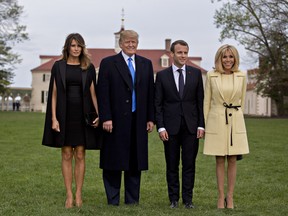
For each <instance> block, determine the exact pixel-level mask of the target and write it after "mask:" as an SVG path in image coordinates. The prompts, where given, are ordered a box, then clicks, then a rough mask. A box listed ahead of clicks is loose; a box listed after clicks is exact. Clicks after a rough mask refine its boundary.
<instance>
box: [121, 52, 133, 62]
mask: <svg viewBox="0 0 288 216" xmlns="http://www.w3.org/2000/svg"><path fill="white" fill-rule="evenodd" d="M121 53H122V56H123V58H124V59H125V61H126V62H127V61H128V58H131V59H132V60H133V62H135V55H132V56H131V57H130V56H128V55H126V54H125V53H124V52H123V51H122V52H121Z"/></svg>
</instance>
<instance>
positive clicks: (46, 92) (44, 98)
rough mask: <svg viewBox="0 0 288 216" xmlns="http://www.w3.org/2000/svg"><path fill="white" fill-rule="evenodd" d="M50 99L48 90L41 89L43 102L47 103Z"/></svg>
mask: <svg viewBox="0 0 288 216" xmlns="http://www.w3.org/2000/svg"><path fill="white" fill-rule="evenodd" d="M47 100H48V91H41V103H42V104H44V103H47Z"/></svg>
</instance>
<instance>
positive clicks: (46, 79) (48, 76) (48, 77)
mask: <svg viewBox="0 0 288 216" xmlns="http://www.w3.org/2000/svg"><path fill="white" fill-rule="evenodd" d="M46 81H48V82H49V81H50V74H43V82H46Z"/></svg>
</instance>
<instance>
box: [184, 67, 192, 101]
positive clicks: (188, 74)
mask: <svg viewBox="0 0 288 216" xmlns="http://www.w3.org/2000/svg"><path fill="white" fill-rule="evenodd" d="M185 70H186V80H185V85H184V91H183V98H184V97H185V95H186V93H187V91H188V88H189V85H191V83H192V82H193V78H194V77H193V71H192V70H191V69H190V68H188V67H187V66H186V68H185Z"/></svg>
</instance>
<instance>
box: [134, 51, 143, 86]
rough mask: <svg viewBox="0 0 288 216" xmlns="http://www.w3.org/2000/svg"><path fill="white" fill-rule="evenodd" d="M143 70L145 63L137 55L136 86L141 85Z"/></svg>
mask: <svg viewBox="0 0 288 216" xmlns="http://www.w3.org/2000/svg"><path fill="white" fill-rule="evenodd" d="M142 71H144V69H143V61H142V60H141V59H139V57H138V56H137V55H135V76H136V85H139V83H140V80H141V78H142Z"/></svg>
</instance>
